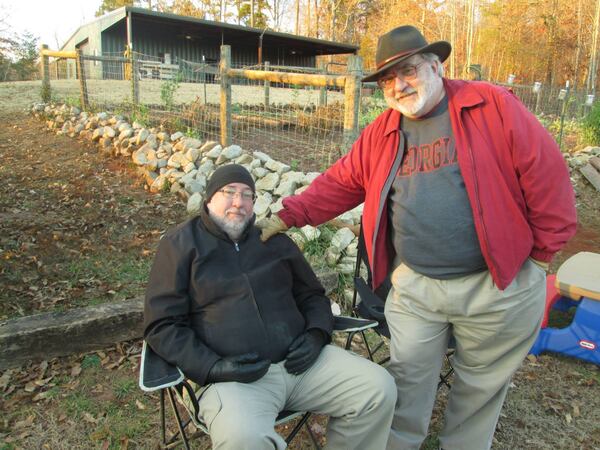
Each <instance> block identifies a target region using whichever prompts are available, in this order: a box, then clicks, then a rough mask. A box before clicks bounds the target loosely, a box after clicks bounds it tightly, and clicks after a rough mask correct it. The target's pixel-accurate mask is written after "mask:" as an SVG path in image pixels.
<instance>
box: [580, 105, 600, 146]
mask: <svg viewBox="0 0 600 450" xmlns="http://www.w3.org/2000/svg"><path fill="white" fill-rule="evenodd" d="M582 129H583V136H582V138H583V140H584V142H586V143H588V144H590V145H600V102H597V103H595V104H594V106H593V107H592V110H591V111H590V113H589V114H588V115H587V116H586V117H585V119H584V120H583V126H582Z"/></svg>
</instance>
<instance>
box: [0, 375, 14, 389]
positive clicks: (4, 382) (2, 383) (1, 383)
mask: <svg viewBox="0 0 600 450" xmlns="http://www.w3.org/2000/svg"><path fill="white" fill-rule="evenodd" d="M11 373H12V370H7V371H6V372H4V373H3V374H2V376H1V377H0V389H2V390H4V389H6V386H8V383H9V382H10V375H11Z"/></svg>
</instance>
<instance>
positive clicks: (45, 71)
mask: <svg viewBox="0 0 600 450" xmlns="http://www.w3.org/2000/svg"><path fill="white" fill-rule="evenodd" d="M44 50H48V46H47V45H45V44H42V45H41V47H40V57H41V60H42V63H41V64H40V70H41V72H42V73H41V76H42V92H41V96H42V101H43V102H49V101H50V98H51V91H50V58H49V57H48V55H46V54H44Z"/></svg>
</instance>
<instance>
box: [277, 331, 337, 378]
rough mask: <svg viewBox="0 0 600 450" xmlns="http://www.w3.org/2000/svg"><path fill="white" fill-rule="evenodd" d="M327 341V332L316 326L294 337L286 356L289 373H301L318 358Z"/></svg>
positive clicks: (286, 367)
mask: <svg viewBox="0 0 600 450" xmlns="http://www.w3.org/2000/svg"><path fill="white" fill-rule="evenodd" d="M326 342H327V338H326V337H325V333H324V332H323V331H321V330H318V329H316V328H313V329H311V330H308V331H307V332H305V333H302V334H301V335H300V336H298V337H297V338H296V339H294V342H292V345H290V348H289V349H288V354H287V356H286V357H285V360H286V361H285V364H284V366H285V369H286V370H287V371H288V373H291V374H293V375H300V374H301V373H302V372H304V371H305V370H307V369H308V368H309V367H310V366H312V365H313V363H314V362H315V361H316V360H317V358H318V357H319V354H320V353H321V349H322V348H323V346H324V345H325V343H326Z"/></svg>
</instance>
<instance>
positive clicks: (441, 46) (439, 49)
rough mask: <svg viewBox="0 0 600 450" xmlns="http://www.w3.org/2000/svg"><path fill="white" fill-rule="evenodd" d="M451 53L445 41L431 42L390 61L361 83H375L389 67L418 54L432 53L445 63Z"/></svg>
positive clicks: (449, 46)
mask: <svg viewBox="0 0 600 450" xmlns="http://www.w3.org/2000/svg"><path fill="white" fill-rule="evenodd" d="M451 51H452V46H451V45H450V43H449V42H446V41H437V42H433V43H431V44H429V45H426V46H425V47H421V48H418V49H415V50H414V51H412V52H410V53H405V54H403V55H402V56H399V57H398V58H395V59H392V60H391V61H389V62H387V63H386V64H385V65H383V66H382V67H381V68H379V69H378V70H376V71H375V72H373V73H372V74H370V75H369V76H366V77H364V78H363V79H362V80H361V81H362V82H363V83H366V82H368V81H377V80H378V79H379V77H380V76H381V75H382V74H383V73H384V72H385V71H386V70H388V69H389V68H390V67H392V66H395V65H396V64H398V63H399V62H401V61H404V60H405V59H408V58H410V57H411V56H414V55H417V54H420V53H434V54H436V55H438V57H439V58H440V62H444V61H446V59H448V56H450V52H451Z"/></svg>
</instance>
